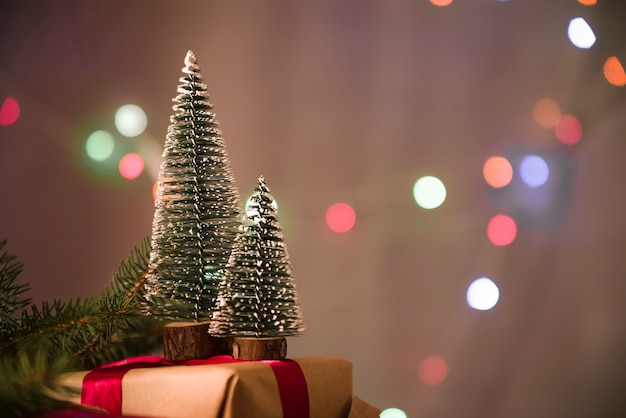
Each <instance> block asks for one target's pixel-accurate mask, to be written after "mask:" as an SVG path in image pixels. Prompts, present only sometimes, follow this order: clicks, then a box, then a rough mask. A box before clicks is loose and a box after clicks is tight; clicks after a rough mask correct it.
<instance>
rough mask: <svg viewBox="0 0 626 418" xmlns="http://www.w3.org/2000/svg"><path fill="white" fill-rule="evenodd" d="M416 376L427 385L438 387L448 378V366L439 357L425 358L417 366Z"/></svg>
mask: <svg viewBox="0 0 626 418" xmlns="http://www.w3.org/2000/svg"><path fill="white" fill-rule="evenodd" d="M417 376H418V377H419V378H420V380H421V381H422V382H424V383H426V384H427V385H430V386H434V385H438V384H440V383H442V382H443V381H444V380H446V377H448V364H447V363H446V361H445V360H444V359H443V357H441V356H437V355H431V356H428V357H425V358H424V359H422V361H420V363H419V365H418V366H417Z"/></svg>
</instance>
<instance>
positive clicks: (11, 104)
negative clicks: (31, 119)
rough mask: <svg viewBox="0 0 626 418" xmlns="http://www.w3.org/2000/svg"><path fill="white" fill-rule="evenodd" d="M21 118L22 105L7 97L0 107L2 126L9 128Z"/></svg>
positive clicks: (0, 122)
mask: <svg viewBox="0 0 626 418" xmlns="http://www.w3.org/2000/svg"><path fill="white" fill-rule="evenodd" d="M19 117H20V105H19V104H18V103H17V100H15V99H14V98H12V97H7V98H6V99H4V102H2V106H1V107H0V125H2V126H9V125H12V124H14V123H15V122H16V121H17V119H18V118H19Z"/></svg>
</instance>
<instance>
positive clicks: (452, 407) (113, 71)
mask: <svg viewBox="0 0 626 418" xmlns="http://www.w3.org/2000/svg"><path fill="white" fill-rule="evenodd" d="M444 3H445V2H444ZM591 3H593V2H591ZM625 11H626V10H625V8H624V5H621V3H620V2H616V1H613V2H611V1H602V0H600V1H599V2H598V4H596V5H592V6H585V5H583V4H582V3H581V2H578V1H576V0H553V1H542V0H510V1H497V0H480V1H478V0H469V1H461V0H455V1H453V2H451V4H448V5H447V6H437V5H435V4H434V3H431V2H429V1H426V0H385V1H382V0H380V1H375V0H361V1H356V0H316V1H308V0H305V1H298V2H293V1H286V0H285V1H283V0H277V1H266V2H257V1H238V0H235V1H228V2H226V1H212V0H211V1H181V2H166V1H145V0H137V1H132V2H127V1H118V0H113V1H68V0H60V1H55V2H35V1H31V0H26V1H7V0H4V1H2V2H0V104H2V106H3V107H2V110H1V111H0V122H2V126H0V238H7V239H8V247H7V248H8V250H9V251H10V252H11V253H13V254H17V255H18V256H19V257H20V259H21V260H22V261H23V262H24V264H25V266H26V268H25V271H24V273H23V274H22V276H21V280H23V281H27V282H30V284H31V286H32V288H33V292H32V296H33V298H34V301H35V302H41V301H43V300H52V299H62V300H66V299H68V298H70V297H77V296H78V297H85V296H89V295H94V294H97V293H98V292H99V291H100V290H101V289H102V288H103V287H104V286H105V284H106V283H107V282H108V281H109V279H110V276H111V273H112V272H113V271H114V270H115V269H116V267H117V264H118V263H119V261H120V260H122V259H123V258H125V257H126V256H127V255H128V252H129V250H130V249H131V248H132V246H134V245H135V244H137V243H139V241H140V240H141V238H142V237H143V236H144V235H148V234H149V233H150V228H151V224H152V215H153V195H152V190H153V184H154V182H155V180H156V174H157V171H158V165H159V162H160V155H161V150H162V146H163V142H164V139H165V134H166V130H167V126H168V124H169V116H170V114H171V113H172V110H171V106H172V102H171V99H172V98H173V97H174V96H175V94H176V86H177V84H178V78H179V77H180V75H181V72H180V70H181V68H182V66H183V59H184V56H185V54H186V52H187V50H188V49H191V50H193V51H194V52H195V54H196V56H197V58H198V63H199V65H200V67H201V68H202V72H203V75H204V77H205V79H206V81H207V84H208V90H209V93H210V95H211V100H212V103H213V104H214V105H215V112H216V114H217V118H218V121H219V122H220V126H221V129H222V132H223V136H224V139H225V141H226V146H227V149H228V152H229V155H230V158H231V162H232V166H233V170H234V174H235V179H236V184H237V186H238V187H239V189H240V191H241V194H242V196H244V197H245V196H246V195H248V194H249V193H250V192H251V191H252V189H253V187H254V186H255V184H256V179H257V177H258V176H259V175H261V174H262V175H264V176H265V178H266V181H267V184H268V186H269V187H270V189H271V191H272V193H273V195H274V196H275V197H276V199H277V201H278V205H279V214H280V221H281V224H282V226H283V229H284V233H285V240H286V243H287V246H288V249H289V254H290V256H291V262H292V267H293V269H294V273H295V279H296V283H297V286H298V290H299V294H300V298H301V303H302V308H303V310H304V315H305V319H306V322H307V325H308V333H307V334H306V336H303V337H299V338H291V339H289V355H290V357H309V356H325V355H331V356H342V357H345V358H348V359H349V360H351V361H352V362H353V365H354V391H355V393H356V394H357V395H359V396H360V397H362V398H363V399H364V400H366V401H367V402H369V403H371V404H373V405H375V406H377V407H379V408H382V409H385V408H399V409H401V410H403V411H404V412H405V413H406V415H407V416H409V417H411V418H417V417H433V418H434V417H476V418H478V417H482V418H485V417H493V418H500V417H520V418H521V417H529V416H532V417H552V418H553V417H568V418H571V417H581V418H582V417H592V416H593V417H609V416H620V414H619V413H618V412H619V411H621V410H623V409H624V407H626V401H624V397H623V393H622V391H623V387H624V385H625V384H626V356H625V355H624V353H625V349H626V327H625V325H626V317H625V315H626V304H625V303H624V297H625V295H626V277H625V273H626V257H625V256H624V250H625V249H626V246H625V244H626V235H625V234H624V232H625V231H626V216H624V209H625V208H626V193H625V192H624V187H623V179H624V178H625V177H624V176H625V175H626V164H624V156H625V152H626V122H625V121H626V118H625V116H626V100H625V96H624V90H623V88H622V87H621V85H623V83H624V82H623V79H622V78H620V77H622V75H623V68H622V67H621V66H620V65H619V62H621V63H624V62H625V60H626V55H624V51H625V49H624V48H625V46H626V44H625V39H626V38H625V36H624V35H626V29H624V28H625V27H626V26H624V25H623V22H624V19H625V18H626V13H625ZM576 17H583V18H584V19H585V21H586V22H587V23H588V24H589V25H590V28H591V29H592V30H593V32H594V33H595V36H596V38H597V40H596V42H595V44H593V46H591V47H590V48H579V47H577V46H575V45H574V44H573V42H572V39H571V34H570V37H568V27H569V26H568V25H570V21H571V20H572V19H573V18H576ZM583 29H584V28H583ZM583 32H584V30H583ZM610 57H615V59H616V60H618V65H617V66H613V67H610V66H609V67H608V70H606V71H605V68H606V66H607V65H608V64H607V59H608V58H610ZM613 62H614V61H613ZM620 69H621V72H620ZM620 80H622V81H620ZM128 103H132V104H135V105H138V106H140V107H141V108H142V109H143V110H144V111H145V113H146V115H147V120H148V124H147V129H146V130H145V131H144V132H143V133H142V134H141V135H139V136H137V137H134V138H125V137H124V136H122V135H121V134H120V133H119V132H117V131H116V127H115V124H114V115H115V111H116V110H117V109H118V108H119V107H120V106H122V105H124V104H128ZM17 107H19V114H17V113H16V110H15V109H16V108H17ZM564 116H566V117H565V118H564ZM97 130H106V131H108V132H110V133H111V135H112V136H113V137H114V141H115V150H116V151H115V153H114V155H113V156H111V158H109V159H107V160H104V161H95V160H93V159H92V158H89V156H88V155H87V153H86V148H85V145H86V140H87V138H88V137H89V136H90V135H91V134H92V133H93V132H94V131H97ZM126 152H132V153H136V154H138V155H139V156H140V157H141V158H142V160H143V162H144V164H145V166H144V169H143V171H142V172H141V174H140V175H139V176H138V177H136V178H134V179H127V178H124V177H123V176H121V175H120V173H119V171H118V168H117V167H118V166H117V164H118V162H119V158H121V157H122V156H123V153H126ZM494 156H497V157H502V159H501V160H500V162H502V160H506V162H508V163H509V164H510V165H509V166H506V164H504V166H505V168H504V169H502V166H500V168H499V169H496V170H495V174H493V175H492V177H491V178H490V177H489V174H488V173H489V168H488V165H486V162H487V161H488V159H489V158H490V157H494ZM529 156H531V157H537V158H538V159H537V158H535V159H534V160H533V161H535V163H536V164H534V165H533V164H530V174H529V175H530V178H531V180H528V178H523V176H522V174H523V172H522V167H523V165H524V161H530V160H527V159H526V157H529ZM531 162H532V161H531ZM542 162H543V163H542ZM537 164H538V165H537ZM542 164H543V165H542ZM496 168H497V167H496ZM507 169H508V170H509V171H510V173H509V172H508V171H507ZM502 170H504V171H502ZM507 173H509V174H510V175H511V176H512V177H509V178H508V180H507ZM544 174H545V176H544V177H545V178H544V179H543V182H541V177H542V176H543V175H544ZM423 176H434V177H436V178H437V179H439V180H441V182H442V183H443V185H444V186H445V191H446V196H445V201H443V203H442V204H441V205H440V206H437V207H435V208H433V209H425V208H423V207H421V206H420V205H418V204H417V202H416V200H415V199H414V194H413V188H414V184H415V182H416V181H417V180H418V179H419V178H421V177H423ZM493 176H495V177H493ZM537 176H538V177H537ZM493 178H495V180H493ZM537 178H539V180H537ZM490 179H491V180H490ZM503 179H504V180H503ZM533 179H534V180H533ZM489 181H491V183H489ZM533 181H534V182H535V183H533ZM498 182H499V183H498ZM529 182H530V183H529ZM337 202H343V203H347V204H348V205H350V207H351V208H352V209H353V210H354V213H355V214H356V223H355V224H354V226H353V227H352V228H351V229H349V230H348V231H346V232H342V233H338V232H334V231H333V230H331V229H330V228H329V226H328V225H327V220H326V212H327V210H328V209H329V207H330V206H331V205H333V204H334V203H337ZM496 215H505V216H507V217H508V218H507V219H508V220H509V221H512V222H513V223H514V224H513V226H514V227H513V228H512V227H511V225H510V223H509V224H506V222H505V224H504V225H505V226H504V227H502V226H500V227H498V225H497V224H496V226H495V227H493V228H495V229H494V230H492V232H491V235H489V234H488V225H492V224H490V222H491V221H492V219H493V218H494V216H496ZM500 219H502V218H500ZM505 220H506V219H505ZM506 225H509V226H508V227H507V226H506ZM493 231H495V232H493ZM494 234H495V235H494ZM481 277H486V278H489V279H490V280H491V282H489V283H493V284H495V286H496V287H497V290H498V293H497V294H496V295H495V296H494V293H493V292H492V293H489V292H488V290H489V288H487V293H486V294H485V292H484V291H483V292H482V297H483V302H480V303H486V304H487V305H492V306H490V307H489V308H490V309H489V308H486V307H485V306H483V308H482V309H476V307H472V306H471V303H470V302H469V301H468V297H467V296H468V290H469V289H470V285H471V284H472V282H474V280H476V279H478V278H481ZM491 289H492V290H493V287H492V288H491ZM470 293H471V292H470ZM478 294H479V296H481V292H478ZM485 298H486V299H487V301H486V302H484V299H485ZM494 303H495V305H493V304H494ZM398 416H399V415H398Z"/></svg>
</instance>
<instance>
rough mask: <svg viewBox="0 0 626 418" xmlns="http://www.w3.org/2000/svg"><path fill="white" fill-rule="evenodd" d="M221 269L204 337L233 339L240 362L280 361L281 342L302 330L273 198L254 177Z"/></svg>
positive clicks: (282, 352)
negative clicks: (254, 184)
mask: <svg viewBox="0 0 626 418" xmlns="http://www.w3.org/2000/svg"><path fill="white" fill-rule="evenodd" d="M246 212H247V215H246V217H245V219H244V223H243V224H242V226H241V231H240V233H239V235H238V236H237V238H236V240H235V245H234V247H233V252H232V254H231V256H230V259H229V261H228V264H227V266H226V273H225V280H224V281H223V282H222V286H221V287H220V292H219V296H218V304H217V307H216V310H215V312H214V314H213V320H212V322H211V325H210V329H209V331H210V333H211V334H212V335H216V336H228V337H233V356H234V357H235V358H240V359H244V360H260V359H280V358H284V357H285V356H286V350H287V346H286V340H285V338H284V337H286V336H292V335H300V334H302V333H303V332H304V330H305V324H304V320H303V317H302V310H301V308H300V302H299V299H298V294H297V291H296V286H295V282H294V279H293V276H292V270H291V263H290V261H289V255H288V253H287V247H286V245H285V242H284V237H283V232H282V228H281V226H280V223H279V221H278V215H277V213H276V209H275V206H274V198H273V197H272V195H271V193H270V191H269V189H268V188H267V186H266V184H265V179H264V178H263V177H262V176H261V177H259V181H258V185H257V187H256V188H255V190H254V192H253V194H252V197H251V198H250V199H249V203H248V205H247V208H246Z"/></svg>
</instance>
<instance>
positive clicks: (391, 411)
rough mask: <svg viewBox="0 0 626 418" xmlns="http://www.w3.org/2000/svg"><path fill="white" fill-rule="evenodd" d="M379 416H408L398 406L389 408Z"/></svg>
mask: <svg viewBox="0 0 626 418" xmlns="http://www.w3.org/2000/svg"><path fill="white" fill-rule="evenodd" d="M379 416H380V418H407V414H406V413H405V412H404V411H403V410H402V409H398V408H387V409H385V410H383V411H382V412H381V413H380V415H379Z"/></svg>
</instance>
